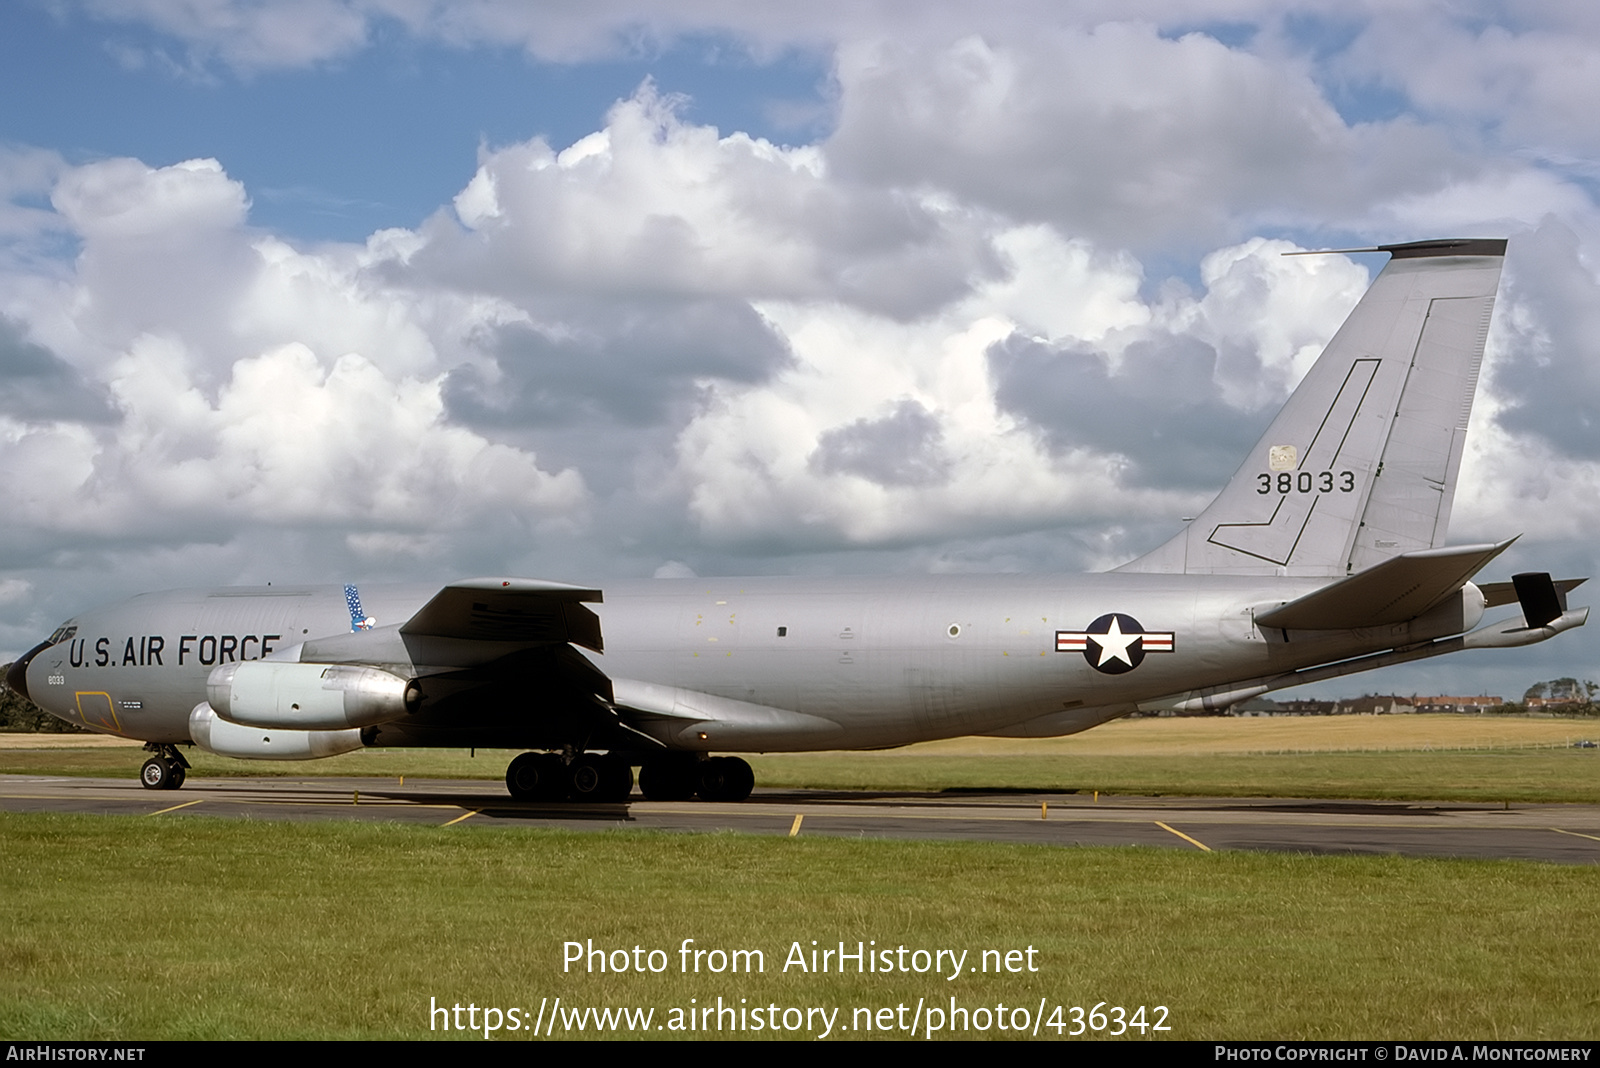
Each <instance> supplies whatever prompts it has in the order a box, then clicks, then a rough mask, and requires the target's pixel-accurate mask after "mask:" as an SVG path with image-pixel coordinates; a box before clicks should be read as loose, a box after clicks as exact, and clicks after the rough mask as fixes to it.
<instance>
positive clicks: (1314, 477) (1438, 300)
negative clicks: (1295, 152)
mask: <svg viewBox="0 0 1600 1068" xmlns="http://www.w3.org/2000/svg"><path fill="white" fill-rule="evenodd" d="M1505 248H1506V243H1505V241H1503V240H1447V241H1417V242H1412V243H1410V244H1405V245H1382V246H1379V247H1378V248H1377V249H1371V250H1362V251H1377V252H1387V253H1389V254H1390V259H1389V263H1388V264H1387V265H1386V266H1385V267H1384V269H1383V271H1382V272H1381V273H1380V274H1379V275H1378V277H1377V279H1375V280H1374V281H1373V283H1372V287H1371V288H1370V289H1368V290H1367V292H1366V294H1365V295H1364V296H1363V297H1362V298H1361V302H1360V303H1359V304H1357V305H1356V308H1355V310H1354V311H1352V312H1351V313H1350V316H1349V318H1347V319H1346V320H1345V321H1344V325H1343V326H1341V327H1340V328H1339V332H1338V333H1337V334H1335V335H1334V336H1333V340H1332V341H1330V342H1328V347H1327V348H1325V349H1323V351H1322V355H1321V356H1320V357H1318V359H1317V362H1316V363H1315V364H1314V365H1313V366H1312V368H1311V370H1310V371H1309V372H1308V373H1307V374H1306V376H1305V378H1304V379H1303V380H1302V381H1301V383H1300V385H1299V386H1298V387H1296V389H1295V391H1294V393H1293V394H1292V395H1291V396H1290V397H1289V401H1288V403H1287V404H1285V405H1284V406H1283V410H1282V411H1280V412H1279V413H1278V416H1277V418H1276V419H1274V420H1273V421H1272V425H1271V427H1269V428H1268V430H1267V432H1266V434H1265V436H1263V437H1262V439H1261V440H1260V441H1259V442H1257V443H1256V446H1255V448H1253V449H1252V450H1250V455H1249V457H1248V458H1247V459H1246V460H1245V462H1244V465H1243V466H1242V467H1240V468H1239V470H1238V471H1237V472H1235V473H1234V476H1233V478H1232V479H1231V480H1230V481H1229V482H1228V485H1227V487H1226V488H1225V489H1223V491H1222V492H1221V493H1220V494H1219V495H1218V496H1217V499H1216V500H1214V501H1212V502H1211V505H1210V506H1209V507H1208V508H1206V510H1205V511H1204V512H1202V513H1201V514H1200V515H1199V517H1198V518H1196V519H1195V520H1194V521H1193V522H1191V523H1190V524H1189V526H1188V529H1186V530H1185V531H1184V532H1183V533H1181V534H1179V535H1178V536H1177V537H1175V538H1173V539H1172V540H1171V541H1169V542H1167V543H1166V544H1165V545H1163V546H1161V547H1160V548H1159V549H1156V550H1155V551H1154V552H1151V553H1148V554H1146V555H1144V556H1141V557H1140V558H1139V559H1137V560H1134V561H1132V562H1131V563H1127V564H1124V565H1123V566H1122V567H1119V568H1117V569H1116V570H1118V571H1149V572H1168V573H1189V574H1237V575H1314V576H1338V575H1346V574H1350V573H1351V572H1354V571H1359V570H1362V569H1363V568H1367V567H1370V566H1372V565H1373V564H1375V563H1378V562H1380V561H1382V560H1386V559H1388V558H1389V557H1392V556H1396V555H1398V554H1400V553H1403V552H1410V551H1412V550H1416V549H1431V548H1434V547H1437V546H1439V545H1442V544H1443V543H1444V539H1445V536H1446V533H1447V530H1448V527H1449V525H1450V505H1451V501H1452V499H1453V498H1454V496H1455V489H1456V474H1457V472H1458V471H1459V470H1460V467H1461V451H1462V447H1463V445H1464V444H1465V441H1466V431H1467V417H1468V416H1469V415H1470V414H1471V411H1472V397H1473V393H1474V392H1475V390H1476V389H1477V384H1478V368H1479V365H1480V364H1481V363H1482V361H1483V346H1484V341H1485V340H1486V339H1487V337H1488V333H1489V316H1490V313H1491V312H1492V311H1493V309H1494V295H1495V291H1496V289H1497V288H1498V287H1499V284H1500V266H1501V263H1502V262H1503V260H1504V257H1505Z"/></svg>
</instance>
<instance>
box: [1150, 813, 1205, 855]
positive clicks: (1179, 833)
mask: <svg viewBox="0 0 1600 1068" xmlns="http://www.w3.org/2000/svg"><path fill="white" fill-rule="evenodd" d="M1156 826H1157V827H1160V828H1161V829H1162V830H1163V831H1171V832H1172V833H1173V834H1175V835H1177V836H1178V837H1179V838H1182V839H1183V840H1184V841H1185V842H1188V843H1189V844H1190V845H1192V846H1194V847H1196V848H1197V849H1203V850H1205V851H1206V852H1207V853H1209V852H1211V847H1210V846H1208V845H1206V844H1205V843H1204V842H1202V841H1200V840H1199V839H1197V838H1190V837H1189V836H1188V835H1186V834H1184V833H1183V832H1182V831H1180V830H1177V829H1176V828H1173V827H1168V826H1167V825H1166V824H1165V823H1162V822H1161V821H1160V820H1156Z"/></svg>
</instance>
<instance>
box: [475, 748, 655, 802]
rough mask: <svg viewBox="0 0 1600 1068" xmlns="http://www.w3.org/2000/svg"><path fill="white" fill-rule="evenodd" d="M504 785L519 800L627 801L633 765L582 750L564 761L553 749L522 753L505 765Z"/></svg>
mask: <svg viewBox="0 0 1600 1068" xmlns="http://www.w3.org/2000/svg"><path fill="white" fill-rule="evenodd" d="M506 789H507V790H509V791H511V796H512V797H514V798H515V799H517V800H518V801H562V800H567V801H598V802H611V803H613V804H614V803H617V802H621V801H626V800H627V799H628V794H629V793H631V792H632V791H633V768H632V767H630V766H629V765H628V762H627V761H626V760H625V759H623V758H622V757H619V756H611V755H609V754H607V755H604V756H601V755H598V754H595V753H583V754H580V755H579V756H577V757H574V758H573V760H572V762H571V763H564V762H563V761H562V759H561V757H560V756H558V755H557V754H555V753H523V754H522V755H521V756H519V757H517V758H516V759H515V760H513V761H512V762H511V766H510V767H508V768H506Z"/></svg>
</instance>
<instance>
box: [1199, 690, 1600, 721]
mask: <svg viewBox="0 0 1600 1068" xmlns="http://www.w3.org/2000/svg"><path fill="white" fill-rule="evenodd" d="M1587 703H1588V699H1587V698H1586V697H1584V696H1581V695H1578V694H1561V695H1558V696H1556V697H1527V698H1524V699H1523V700H1522V701H1520V702H1518V704H1520V705H1521V706H1522V707H1523V708H1524V709H1526V710H1527V711H1529V712H1538V711H1553V710H1557V709H1563V708H1573V707H1574V706H1578V705H1584V704H1587ZM1505 705H1506V699H1505V698H1504V697H1500V696H1489V695H1482V696H1478V697H1458V696H1447V695H1439V696H1433V697H1418V696H1411V697H1401V696H1399V695H1398V694H1366V695H1364V696H1362V697H1354V698H1344V699H1342V700H1338V701H1314V700H1299V701H1270V700H1267V699H1265V698H1259V697H1258V698H1254V699H1252V700H1249V701H1241V702H1240V703H1239V704H1237V705H1234V706H1233V708H1232V709H1231V710H1230V711H1229V713H1228V714H1229V715H1233V716H1399V715H1407V714H1410V713H1416V712H1436V713H1437V712H1450V713H1454V714H1456V715H1461V714H1464V713H1479V714H1482V713H1484V712H1488V711H1491V710H1498V709H1501V708H1503V707H1504V706H1505Z"/></svg>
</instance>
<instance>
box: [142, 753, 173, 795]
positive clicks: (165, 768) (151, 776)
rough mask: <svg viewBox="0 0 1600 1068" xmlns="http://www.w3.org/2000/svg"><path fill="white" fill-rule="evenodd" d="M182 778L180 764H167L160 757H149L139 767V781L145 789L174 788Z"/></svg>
mask: <svg viewBox="0 0 1600 1068" xmlns="http://www.w3.org/2000/svg"><path fill="white" fill-rule="evenodd" d="M183 779H184V774H183V765H182V764H169V763H168V762H167V761H165V760H163V759H162V758H160V757H151V758H150V759H149V760H146V761H145V762H144V767H142V768H140V769H139V783H140V785H142V786H143V787H144V788H145V789H146V790H176V789H177V788H178V787H180V786H182V785H183Z"/></svg>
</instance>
